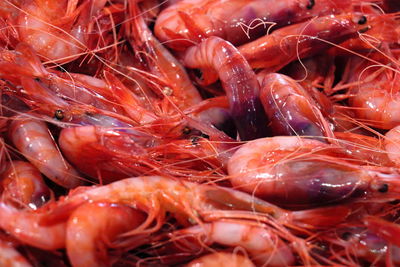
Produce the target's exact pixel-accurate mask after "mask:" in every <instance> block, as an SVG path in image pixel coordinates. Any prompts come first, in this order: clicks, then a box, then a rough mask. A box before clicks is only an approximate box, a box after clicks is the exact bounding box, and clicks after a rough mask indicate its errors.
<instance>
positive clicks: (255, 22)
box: [154, 0, 352, 50]
mask: <svg viewBox="0 0 400 267" xmlns="http://www.w3.org/2000/svg"><path fill="white" fill-rule="evenodd" d="M351 6H352V2H351V1H346V2H343V1H325V0H322V1H314V0H295V1H292V0H284V1H279V3H277V2H273V1H269V0H250V1H243V0H233V1H232V0H230V1H226V0H207V1H200V0H184V1H180V2H179V3H177V4H175V5H172V6H170V7H168V8H167V9H165V10H163V11H162V12H161V13H160V15H159V16H158V18H157V20H156V24H155V28H154V30H155V34H156V36H157V37H158V38H160V40H161V41H166V43H167V45H168V46H170V47H172V48H173V49H176V50H182V49H185V48H187V47H189V46H191V45H193V43H194V42H198V41H200V39H202V38H208V37H211V36H218V37H221V38H222V39H225V40H227V41H229V42H231V43H232V44H234V45H240V44H243V43H245V42H248V41H251V40H252V39H254V38H258V37H260V36H262V35H264V34H265V33H266V32H267V30H268V28H270V27H271V25H276V26H278V27H282V26H286V25H290V24H294V23H296V22H299V21H303V20H306V19H308V18H312V17H314V16H321V15H327V14H331V13H340V12H343V11H345V10H349V11H351Z"/></svg>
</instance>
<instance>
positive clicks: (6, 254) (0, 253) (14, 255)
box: [0, 239, 32, 267]
mask: <svg viewBox="0 0 400 267" xmlns="http://www.w3.org/2000/svg"><path fill="white" fill-rule="evenodd" d="M0 265H1V266H4V267H31V266H32V265H31V264H30V263H29V262H28V261H27V260H26V259H25V258H24V256H22V255H21V253H19V252H18V251H17V250H16V249H15V248H13V247H12V246H11V245H10V244H7V243H6V242H4V241H2V240H1V239H0Z"/></svg>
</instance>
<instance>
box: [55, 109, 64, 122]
mask: <svg viewBox="0 0 400 267" xmlns="http://www.w3.org/2000/svg"><path fill="white" fill-rule="evenodd" d="M54 117H55V118H56V119H57V120H62V119H64V111H62V110H61V109H57V110H56V111H55V112H54Z"/></svg>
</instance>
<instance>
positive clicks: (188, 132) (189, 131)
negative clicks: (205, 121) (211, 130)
mask: <svg viewBox="0 0 400 267" xmlns="http://www.w3.org/2000/svg"><path fill="white" fill-rule="evenodd" d="M191 132H192V130H191V129H190V128H189V127H185V128H183V129H182V133H183V134H190V133H191Z"/></svg>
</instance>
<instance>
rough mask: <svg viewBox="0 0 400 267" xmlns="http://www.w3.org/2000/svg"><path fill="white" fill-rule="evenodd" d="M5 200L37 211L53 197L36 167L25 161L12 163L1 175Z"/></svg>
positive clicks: (9, 163)
mask: <svg viewBox="0 0 400 267" xmlns="http://www.w3.org/2000/svg"><path fill="white" fill-rule="evenodd" d="M0 182H1V185H2V187H3V191H4V192H3V195H2V197H3V199H7V198H9V199H11V200H12V201H13V202H16V203H18V204H21V205H23V206H27V207H29V208H31V209H37V208H39V207H41V206H42V205H43V204H45V203H46V202H47V201H48V200H50V199H51V198H52V197H53V194H52V191H51V190H50V189H49V188H48V186H47V185H46V184H45V183H44V181H43V178H42V176H41V174H40V172H39V170H38V169H36V167H34V166H33V165H31V164H30V163H28V162H24V161H16V160H14V161H11V162H8V164H7V169H6V170H5V172H3V173H2V174H1V180H0Z"/></svg>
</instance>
